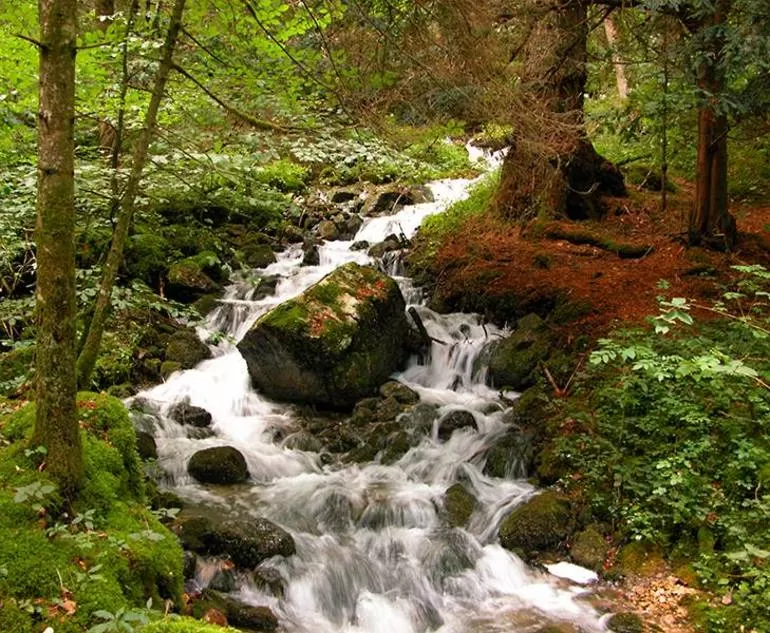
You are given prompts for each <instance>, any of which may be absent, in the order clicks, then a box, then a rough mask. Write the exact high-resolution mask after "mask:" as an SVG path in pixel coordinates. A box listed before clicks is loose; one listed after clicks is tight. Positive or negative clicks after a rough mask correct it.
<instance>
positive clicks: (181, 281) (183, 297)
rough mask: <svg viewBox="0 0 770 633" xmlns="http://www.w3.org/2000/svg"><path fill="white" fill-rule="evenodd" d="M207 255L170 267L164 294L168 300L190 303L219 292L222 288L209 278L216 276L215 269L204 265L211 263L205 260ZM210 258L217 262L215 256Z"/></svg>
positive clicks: (189, 258) (184, 260)
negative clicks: (165, 293)
mask: <svg viewBox="0 0 770 633" xmlns="http://www.w3.org/2000/svg"><path fill="white" fill-rule="evenodd" d="M208 255H209V254H208V253H202V254H201V255H197V256H194V257H187V258H186V259H182V260H180V261H178V262H176V263H174V264H172V265H171V267H170V268H169V269H168V273H167V275H166V277H167V281H168V283H167V284H166V292H167V294H168V296H169V298H171V299H175V300H176V301H181V302H183V303H192V302H193V301H196V300H197V299H200V298H201V297H202V296H203V295H207V294H213V293H218V292H220V291H221V289H222V287H221V286H220V285H219V284H218V283H217V282H216V281H215V280H214V279H213V278H212V277H211V274H215V276H216V273H215V271H216V270H217V268H216V267H215V266H207V265H206V262H208V261H212V260H209V259H206V257H208ZM212 257H213V258H214V260H216V261H219V260H218V259H217V258H216V256H215V255H212ZM207 271H208V272H207ZM209 273H211V274H209Z"/></svg>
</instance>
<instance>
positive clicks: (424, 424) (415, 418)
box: [405, 402, 438, 435]
mask: <svg viewBox="0 0 770 633" xmlns="http://www.w3.org/2000/svg"><path fill="white" fill-rule="evenodd" d="M437 417H438V411H437V410H436V407H435V405H432V404H426V403H424V402H421V403H420V404H418V405H417V406H416V407H415V408H414V409H412V410H411V411H410V412H409V413H408V414H407V416H406V419H405V422H406V424H407V425H408V426H409V427H410V428H412V429H413V430H414V431H415V432H416V433H420V434H423V435H429V434H430V432H431V429H432V428H433V422H434V421H435V420H436V418H437Z"/></svg>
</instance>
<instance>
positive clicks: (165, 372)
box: [160, 360, 182, 380]
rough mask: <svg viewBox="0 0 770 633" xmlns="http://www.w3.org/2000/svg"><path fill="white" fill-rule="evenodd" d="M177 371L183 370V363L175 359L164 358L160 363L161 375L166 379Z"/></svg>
mask: <svg viewBox="0 0 770 633" xmlns="http://www.w3.org/2000/svg"><path fill="white" fill-rule="evenodd" d="M177 371H182V363H177V362H176V361H173V360H164V361H163V362H162V363H161V364H160V375H161V378H163V379H164V380H165V379H166V378H168V377H169V376H170V375H171V374H173V373H174V372H177Z"/></svg>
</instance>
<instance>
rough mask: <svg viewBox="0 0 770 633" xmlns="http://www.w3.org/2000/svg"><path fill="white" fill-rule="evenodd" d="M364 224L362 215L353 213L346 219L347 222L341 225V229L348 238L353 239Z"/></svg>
mask: <svg viewBox="0 0 770 633" xmlns="http://www.w3.org/2000/svg"><path fill="white" fill-rule="evenodd" d="M363 224H364V221H363V220H362V219H361V216H359V215H351V216H350V217H349V218H346V219H345V222H344V223H343V225H342V226H341V227H340V231H341V232H342V234H343V235H344V236H345V239H346V240H352V239H353V238H354V237H355V236H356V233H358V231H359V229H360V228H361V227H362V226H363Z"/></svg>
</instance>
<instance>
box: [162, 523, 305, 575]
mask: <svg viewBox="0 0 770 633" xmlns="http://www.w3.org/2000/svg"><path fill="white" fill-rule="evenodd" d="M176 531H177V534H178V536H179V539H180V541H181V542H182V545H184V547H185V548H187V549H190V550H193V551H195V552H198V553H205V554H212V555H214V556H220V555H228V556H229V557H230V559H231V560H232V561H233V562H234V563H235V565H236V566H238V567H241V568H244V569H253V568H254V567H256V566H257V565H258V564H259V563H261V562H262V561H263V560H267V559H268V558H272V557H273V556H291V555H292V554H294V552H295V545H294V539H293V538H292V537H291V535H290V534H289V533H288V532H287V531H286V530H284V529H283V528H281V527H279V526H277V525H275V524H274V523H271V522H270V521H268V520H267V519H252V520H250V521H249V522H248V523H236V522H232V521H231V522H225V523H222V524H215V523H214V522H213V521H212V520H211V519H208V518H206V517H185V518H184V519H181V520H180V521H179V523H178V525H177V530H176Z"/></svg>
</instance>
